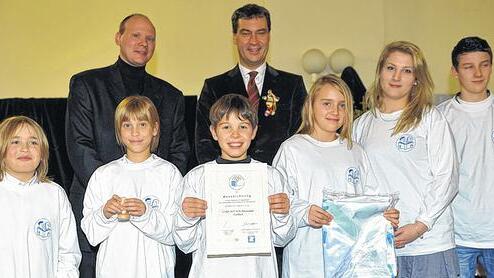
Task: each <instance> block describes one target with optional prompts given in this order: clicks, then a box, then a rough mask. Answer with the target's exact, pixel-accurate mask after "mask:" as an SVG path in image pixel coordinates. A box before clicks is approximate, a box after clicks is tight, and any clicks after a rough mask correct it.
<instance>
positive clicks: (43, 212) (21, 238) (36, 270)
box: [0, 174, 81, 278]
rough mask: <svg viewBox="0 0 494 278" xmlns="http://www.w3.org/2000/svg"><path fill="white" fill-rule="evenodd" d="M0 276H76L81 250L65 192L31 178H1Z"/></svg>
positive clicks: (60, 277) (6, 176) (73, 277)
mask: <svg viewBox="0 0 494 278" xmlns="http://www.w3.org/2000/svg"><path fill="white" fill-rule="evenodd" d="M0 210H1V211H2V225H1V228H0V276H1V277H9V278H30V277H32V278H53V277H57V278H62V277H64V278H77V277H79V270H78V267H79V263H80V262H81V252H80V251H79V244H78V241H77V232H76V223H75V219H74V215H73V213H72V208H71V206H70V203H69V200H68V199H67V195H66V194H65V191H64V190H63V189H62V188H61V187H60V186H59V185H58V184H56V183H54V182H47V183H43V182H38V181H37V179H36V177H34V178H33V179H31V180H30V181H28V182H22V181H20V180H18V179H16V178H15V177H13V176H11V175H9V174H5V177H4V179H3V180H2V181H1V182H0Z"/></svg>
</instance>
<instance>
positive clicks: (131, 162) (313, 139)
mask: <svg viewBox="0 0 494 278" xmlns="http://www.w3.org/2000/svg"><path fill="white" fill-rule="evenodd" d="M452 61H453V68H452V72H453V75H454V76H457V77H458V80H459V82H460V87H461V92H460V93H459V94H458V95H456V96H455V97H454V98H453V99H451V100H448V101H446V102H445V103H443V104H441V105H440V106H439V107H438V108H435V107H434V106H433V104H432V90H433V82H432V79H431V77H430V74H429V71H428V67H427V63H426V61H425V58H424V55H423V54H422V52H421V50H420V49H419V48H418V47H417V46H416V45H414V44H412V43H410V42H404V41H398V42H393V43H390V44H388V45H387V46H386V47H385V48H384V50H383V52H382V54H381V56H380V58H379V62H378V65H377V69H376V78H375V82H374V84H373V85H372V87H371V88H370V90H369V92H368V93H367V95H366V99H365V105H366V107H367V108H368V111H367V112H366V113H364V114H363V115H362V116H361V117H360V118H358V119H357V120H356V122H355V124H354V123H353V103H352V95H351V92H350V90H349V88H348V87H347V85H346V84H345V83H344V82H343V81H342V80H341V79H340V78H339V77H337V76H335V75H331V74H330V75H326V76H323V77H321V78H319V79H318V80H317V81H316V82H315V83H314V84H313V85H312V87H311V89H310V92H309V94H308V96H307V98H306V100H305V104H304V107H303V112H302V115H303V118H302V124H301V126H300V129H299V131H298V133H297V134H296V135H294V136H292V137H291V138H289V139H288V140H286V141H285V142H284V143H283V144H282V145H281V147H280V149H279V150H278V153H277V155H276V157H275V159H274V161H273V166H268V167H267V171H268V184H267V186H268V192H269V194H270V196H269V197H268V200H267V202H268V203H269V210H270V216H271V217H270V219H271V240H272V244H271V249H272V250H271V251H272V252H271V256H240V257H224V258H210V257H208V256H207V250H206V238H207V235H206V229H205V224H206V223H205V221H206V217H205V216H206V211H207V209H208V203H207V201H206V200H205V199H206V197H205V188H204V187H205V180H204V179H205V174H204V168H205V164H203V165H199V166H197V167H196V168H194V169H192V170H191V171H190V172H189V173H188V174H187V175H186V176H185V177H184V178H182V176H181V174H180V172H179V171H178V169H177V168H176V167H175V166H174V165H172V164H171V163H169V162H167V161H165V160H163V159H161V158H160V157H158V156H156V155H154V154H153V150H154V149H155V148H156V146H157V144H158V141H159V128H160V123H159V118H158V113H157V111H156V108H155V107H154V105H153V104H152V102H151V101H150V100H149V99H147V98H146V97H143V96H130V97H127V98H126V99H124V100H123V101H122V102H121V103H120V104H119V105H118V107H117V109H116V111H115V130H116V137H117V141H118V142H119V144H120V145H121V146H122V148H124V149H125V153H126V154H125V155H124V156H123V157H122V158H120V159H118V160H115V161H113V162H110V163H108V164H106V165H104V166H102V167H100V168H98V169H97V170H96V171H95V172H94V174H93V175H92V177H91V179H90V181H89V184H88V187H87V191H86V195H85V199H84V211H83V214H84V218H83V219H82V221H81V226H82V229H83V231H84V233H85V234H86V236H87V238H88V240H89V242H90V243H91V244H92V245H94V246H96V245H99V250H98V256H97V267H96V271H97V273H96V274H97V277H173V276H174V266H175V251H174V245H177V246H178V247H179V248H180V249H181V250H182V251H184V252H186V253H190V252H192V253H193V262H192V268H191V270H190V277H277V276H278V268H277V261H276V257H275V252H274V247H275V246H278V247H285V249H284V253H283V267H282V271H283V273H282V276H283V277H324V266H323V256H322V253H323V252H322V233H321V229H320V228H321V227H322V226H323V225H328V224H330V223H331V221H332V218H333V217H332V215H330V214H329V213H328V212H327V211H325V210H324V209H322V208H321V205H322V198H323V197H322V195H323V190H324V189H329V190H333V191H341V192H348V193H357V194H378V193H380V194H383V193H394V192H399V198H400V200H399V202H398V204H397V209H394V208H392V209H389V210H387V211H386V212H385V213H384V217H385V218H386V219H387V220H389V222H390V224H391V225H392V226H393V227H394V228H395V246H396V253H397V256H398V261H397V262H398V276H399V277H457V275H459V274H460V270H461V275H462V277H471V276H472V275H473V273H474V272H475V267H476V262H477V259H478V258H480V261H481V263H483V265H484V268H485V269H486V271H487V274H488V275H493V272H492V271H493V259H492V254H493V248H494V238H492V237H493V235H494V233H493V232H494V222H493V220H492V219H491V218H490V217H488V215H487V213H488V212H490V211H492V209H493V208H494V207H492V205H490V203H488V201H487V200H489V199H488V198H489V197H494V188H492V186H490V183H491V182H492V181H493V178H494V176H493V174H491V172H492V171H489V170H488V167H489V166H490V165H489V162H492V161H493V155H494V146H493V141H494V126H493V125H494V123H493V120H494V111H493V109H494V108H493V98H492V96H491V95H490V93H489V91H488V90H487V84H488V81H489V78H490V73H491V67H492V52H491V50H490V47H489V45H488V44H487V42H486V41H485V40H482V39H480V38H477V37H469V38H464V39H462V40H461V41H460V42H459V43H458V45H457V46H456V47H455V48H454V50H453V53H452ZM209 117H210V120H211V127H210V131H211V134H212V135H213V138H214V139H215V140H216V141H218V144H219V146H220V148H221V155H220V157H218V158H217V159H216V160H214V161H211V162H208V163H206V164H235V163H259V162H258V161H255V160H253V159H251V158H250V157H249V156H248V155H247V150H248V148H249V146H250V143H251V141H252V140H253V139H254V138H255V135H256V131H257V112H256V111H254V110H253V109H252V108H251V106H250V104H249V101H248V100H247V99H246V98H245V97H243V96H240V95H238V94H230V95H226V96H224V97H222V98H221V99H220V100H218V101H217V102H216V103H215V104H214V105H213V107H212V108H211V110H210V115H209ZM0 151H1V157H2V162H1V168H0V201H1V203H2V204H3V205H2V208H4V214H3V215H4V217H7V219H6V220H5V221H4V223H8V225H9V227H4V229H3V230H4V232H3V234H5V236H3V237H2V238H0V273H2V276H3V275H5V277H77V276H78V271H77V267H78V265H79V263H80V260H81V256H80V252H79V249H78V245H77V236H76V227H75V221H74V217H73V214H72V211H71V208H70V205H69V203H68V200H67V196H66V195H65V192H64V191H63V189H62V188H61V187H60V186H58V185H56V184H55V183H53V182H51V181H49V180H48V178H47V177H46V173H47V163H48V143H47V140H46V136H45V135H44V133H43V131H42V129H41V127H40V126H39V125H38V124H37V123H36V122H34V121H32V120H31V119H29V118H26V117H22V116H17V117H11V118H8V119H6V120H4V121H3V122H2V123H1V124H0ZM458 188H459V189H458ZM458 190H459V194H458V196H456V195H457V193H458ZM455 196H456V197H455ZM453 200H454V201H453ZM4 204H9V205H4ZM451 204H453V205H451ZM453 215H454V217H455V223H454V226H453ZM453 227H454V230H453ZM455 233H456V236H455ZM455 240H456V243H455ZM458 259H459V262H458ZM460 266H461V267H460Z"/></svg>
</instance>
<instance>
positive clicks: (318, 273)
mask: <svg viewBox="0 0 494 278" xmlns="http://www.w3.org/2000/svg"><path fill="white" fill-rule="evenodd" d="M352 122H353V102H352V95H351V92H350V89H349V88H348V86H347V85H346V84H345V82H344V81H343V80H342V79H341V78H339V77H338V76H336V75H332V74H330V75H326V76H323V77H321V78H319V79H318V80H317V81H316V82H315V83H314V84H313V85H312V87H311V89H310V92H309V95H308V97H307V98H306V100H305V103H304V107H303V112H302V124H301V126H300V129H299V131H298V134H296V135H294V136H292V137H291V138H289V139H288V140H286V141H285V142H284V143H283V144H282V145H281V147H280V149H279V151H278V153H277V155H276V157H275V159H274V162H273V165H274V166H275V167H276V168H278V169H279V170H280V171H282V172H284V173H285V174H286V175H287V177H288V182H289V184H290V187H293V188H294V190H295V191H297V192H296V195H298V198H297V199H296V200H294V202H293V210H292V211H293V214H294V217H295V219H296V223H297V224H298V231H297V235H296V237H295V239H294V240H293V241H291V242H290V243H289V244H288V245H287V246H286V247H285V249H284V252H283V277H324V264H323V252H322V232H321V229H320V228H321V227H322V226H323V225H325V224H329V222H330V221H331V220H332V216H331V215H330V214H329V213H327V212H326V211H324V210H323V209H322V208H321V207H320V205H321V204H322V201H323V190H324V189H330V190H333V191H340V192H348V193H364V192H374V191H375V190H374V189H375V188H371V187H369V186H367V185H368V184H371V185H372V186H375V185H376V184H375V182H373V179H372V172H371V169H370V166H369V162H368V159H367V157H366V155H365V153H364V151H363V149H362V148H361V147H360V146H359V145H358V144H354V143H353V142H352V133H351V131H352ZM364 186H365V187H364ZM387 217H389V219H392V221H393V222H394V223H395V224H396V223H397V221H398V220H397V218H398V212H397V211H394V210H393V211H390V212H389V214H387Z"/></svg>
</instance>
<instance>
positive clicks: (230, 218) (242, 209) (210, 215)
mask: <svg viewBox="0 0 494 278" xmlns="http://www.w3.org/2000/svg"><path fill="white" fill-rule="evenodd" d="M204 167H205V168H204V171H205V173H204V174H205V175H204V176H205V177H204V178H205V179H204V183H205V196H206V201H207V202H208V209H207V210H206V219H205V220H206V222H205V223H206V253H207V257H208V258H214V257H231V256H249V255H257V256H263V255H264V256H269V255H271V222H270V221H271V218H270V213H269V202H268V179H267V166H266V164H264V163H249V164H206V165H204Z"/></svg>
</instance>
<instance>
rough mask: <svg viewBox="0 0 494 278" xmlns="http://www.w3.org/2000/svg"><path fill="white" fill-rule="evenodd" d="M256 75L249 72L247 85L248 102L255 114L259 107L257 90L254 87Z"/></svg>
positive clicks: (254, 72)
mask: <svg viewBox="0 0 494 278" xmlns="http://www.w3.org/2000/svg"><path fill="white" fill-rule="evenodd" d="M256 75H257V71H251V72H249V76H250V78H249V83H247V94H248V95H249V102H250V105H251V106H252V109H253V110H254V111H256V112H257V107H258V106H259V90H258V89H257V85H256Z"/></svg>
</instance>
